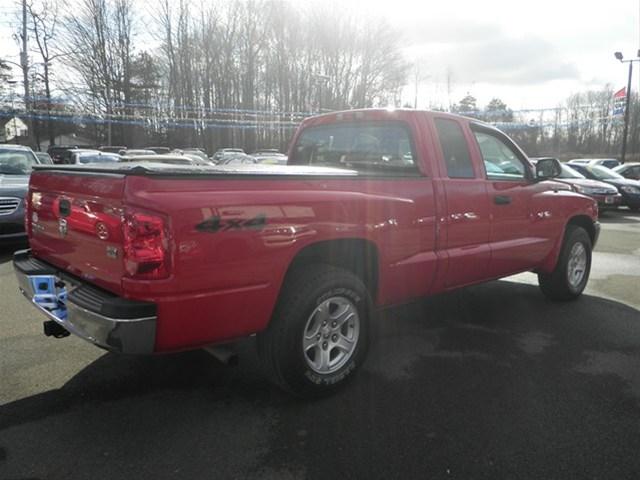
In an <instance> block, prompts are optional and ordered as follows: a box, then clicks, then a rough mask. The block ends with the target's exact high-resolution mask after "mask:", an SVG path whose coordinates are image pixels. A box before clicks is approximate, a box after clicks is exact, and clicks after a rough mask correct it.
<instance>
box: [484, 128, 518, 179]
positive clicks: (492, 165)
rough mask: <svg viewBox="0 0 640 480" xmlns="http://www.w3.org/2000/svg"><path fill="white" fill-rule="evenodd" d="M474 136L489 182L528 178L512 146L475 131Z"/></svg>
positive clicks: (487, 134) (497, 138) (494, 137)
mask: <svg viewBox="0 0 640 480" xmlns="http://www.w3.org/2000/svg"><path fill="white" fill-rule="evenodd" d="M473 134H474V135H475V137H476V140H477V141H478V146H479V147H480V152H481V153H482V159H483V160H484V168H485V171H486V172H487V178H488V179H489V180H512V181H519V180H523V179H524V178H526V173H525V166H524V164H523V163H522V161H521V160H520V158H519V156H518V155H517V154H516V152H515V151H513V149H512V148H511V146H510V145H508V144H506V143H505V142H503V141H502V139H500V138H499V137H496V136H493V135H491V134H489V133H485V132H478V131H474V132H473Z"/></svg>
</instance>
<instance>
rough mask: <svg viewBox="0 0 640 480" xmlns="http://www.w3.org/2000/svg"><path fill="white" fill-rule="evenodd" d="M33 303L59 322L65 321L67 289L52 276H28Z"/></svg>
mask: <svg viewBox="0 0 640 480" xmlns="http://www.w3.org/2000/svg"><path fill="white" fill-rule="evenodd" d="M29 281H30V282H31V287H32V288H33V291H34V292H35V294H34V296H33V301H34V302H35V303H37V304H38V305H40V306H41V307H42V308H44V309H45V310H48V311H49V312H51V313H52V314H53V315H54V316H56V317H57V318H59V319H60V320H66V319H67V289H66V288H65V286H64V283H62V282H61V281H60V280H59V279H58V278H57V277H55V276H54V275H29Z"/></svg>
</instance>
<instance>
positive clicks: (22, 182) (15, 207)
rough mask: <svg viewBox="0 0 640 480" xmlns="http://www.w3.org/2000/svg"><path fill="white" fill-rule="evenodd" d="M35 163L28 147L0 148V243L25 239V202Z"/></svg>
mask: <svg viewBox="0 0 640 480" xmlns="http://www.w3.org/2000/svg"><path fill="white" fill-rule="evenodd" d="M38 163H39V162H38V159H37V158H36V156H35V155H34V153H33V151H32V150H31V149H30V148H29V147H23V146H20V145H0V241H7V240H10V241H13V240H21V239H25V238H26V233H25V228H24V215H25V198H26V195H27V191H28V189H29V175H30V174H31V169H32V167H33V165H36V164H38Z"/></svg>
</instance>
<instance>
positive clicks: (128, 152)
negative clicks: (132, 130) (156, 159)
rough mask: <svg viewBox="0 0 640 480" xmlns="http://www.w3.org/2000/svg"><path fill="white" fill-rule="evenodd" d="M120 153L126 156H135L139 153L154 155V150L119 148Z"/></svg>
mask: <svg viewBox="0 0 640 480" xmlns="http://www.w3.org/2000/svg"><path fill="white" fill-rule="evenodd" d="M120 155H122V156H127V157H137V156H140V155H156V152H154V151H153V150H145V149H131V150H128V149H127V150H121V151H120Z"/></svg>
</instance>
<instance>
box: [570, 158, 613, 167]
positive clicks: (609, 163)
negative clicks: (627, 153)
mask: <svg viewBox="0 0 640 480" xmlns="http://www.w3.org/2000/svg"><path fill="white" fill-rule="evenodd" d="M567 163H569V165H571V164H574V165H590V166H595V165H600V166H602V167H607V168H615V167H617V166H618V165H620V162H619V161H618V160H616V159H615V158H575V159H573V160H569V162H567Z"/></svg>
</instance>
